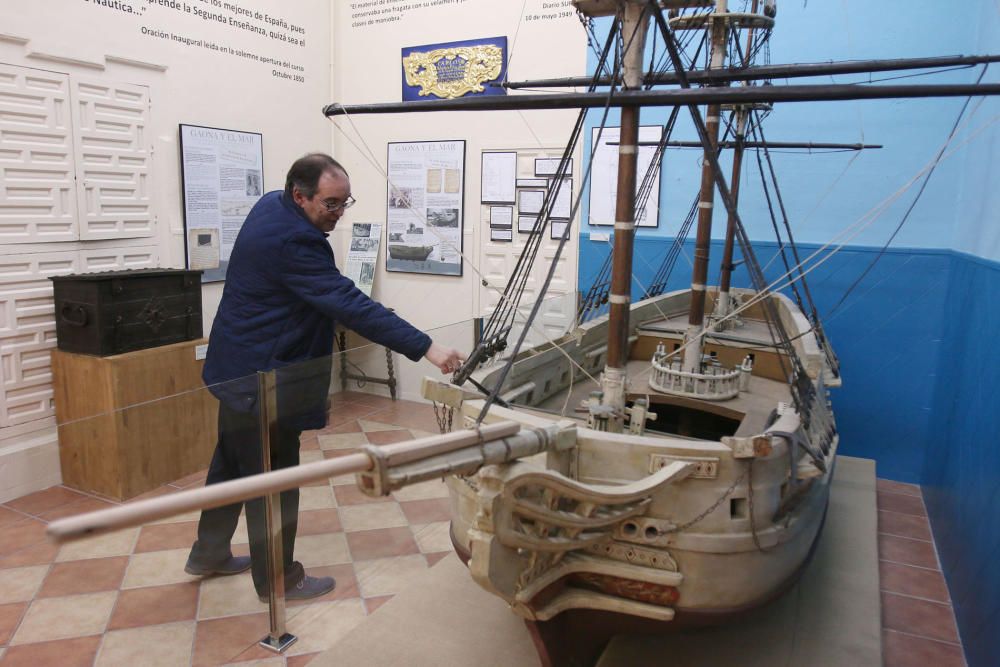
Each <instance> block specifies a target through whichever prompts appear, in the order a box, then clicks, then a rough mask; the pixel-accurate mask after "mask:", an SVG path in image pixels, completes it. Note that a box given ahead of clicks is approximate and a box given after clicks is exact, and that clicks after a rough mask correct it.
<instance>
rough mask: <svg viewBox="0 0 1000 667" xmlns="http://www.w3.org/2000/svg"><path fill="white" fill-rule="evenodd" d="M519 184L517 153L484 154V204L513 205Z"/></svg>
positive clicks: (482, 198)
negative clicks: (515, 185)
mask: <svg viewBox="0 0 1000 667" xmlns="http://www.w3.org/2000/svg"><path fill="white" fill-rule="evenodd" d="M516 182H517V153H516V152H513V151H504V152H499V151H498V152H493V151H486V152H483V164H482V194H481V195H480V201H482V203H484V204H513V203H514V192H515V187H514V184H515V183H516Z"/></svg>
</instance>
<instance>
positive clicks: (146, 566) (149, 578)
mask: <svg viewBox="0 0 1000 667" xmlns="http://www.w3.org/2000/svg"><path fill="white" fill-rule="evenodd" d="M189 553H190V549H168V550H166V551H150V552H149V553H144V554H134V555H133V556H132V557H131V558H130V559H129V563H128V569H127V570H125V579H124V580H123V581H122V588H138V587H140V586H159V585H162V584H179V583H182V582H185V581H194V580H195V579H197V578H198V577H192V576H191V575H190V574H187V573H186V572H184V564H185V563H186V562H187V557H188V554H189Z"/></svg>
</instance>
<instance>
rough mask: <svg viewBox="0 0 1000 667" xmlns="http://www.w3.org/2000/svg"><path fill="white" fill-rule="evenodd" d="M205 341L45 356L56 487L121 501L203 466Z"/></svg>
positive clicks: (208, 406) (208, 436)
mask: <svg viewBox="0 0 1000 667" xmlns="http://www.w3.org/2000/svg"><path fill="white" fill-rule="evenodd" d="M205 342H206V341H205V339H200V340H192V341H187V342H184V343H175V344H173V345H164V346H161V347H154V348H149V349H146V350H138V351H136V352H128V353H126V354H118V355H114V356H109V357H94V356H90V355H86V354H74V353H71V352H63V351H62V350H53V351H52V375H53V387H54V389H55V408H56V420H57V422H58V424H59V462H60V465H61V467H62V477H63V484H65V485H66V486H69V487H72V488H74V489H80V490H81V491H88V492H91V493H97V494H100V495H102V496H107V497H109V498H114V499H117V500H127V499H128V498H132V497H134V496H138V495H140V494H142V493H145V492H147V491H151V490H152V489H155V488H158V487H160V486H162V485H163V484H166V483H168V482H172V481H174V480H177V479H180V478H182V477H185V476H187V475H190V474H192V473H195V472H198V471H199V470H204V469H205V468H207V467H208V464H209V461H210V460H211V457H212V452H213V450H214V448H215V440H216V420H217V415H218V402H217V401H216V399H215V398H214V397H213V396H212V395H211V394H210V393H209V391H208V390H207V389H206V388H205V386H204V384H203V383H202V380H201V369H202V366H203V365H204V361H202V360H196V359H195V348H196V347H197V346H198V345H202V344H204V343H205Z"/></svg>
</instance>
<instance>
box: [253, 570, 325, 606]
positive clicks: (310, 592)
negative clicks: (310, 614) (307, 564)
mask: <svg viewBox="0 0 1000 667" xmlns="http://www.w3.org/2000/svg"><path fill="white" fill-rule="evenodd" d="M336 587H337V582H336V581H334V579H333V577H310V576H309V575H308V574H307V575H305V576H303V577H302V579H301V580H300V581H299V583H297V584H295V585H293V586H290V585H286V587H285V599H286V600H308V599H310V598H318V597H319V596H321V595H326V594H327V593H329V592H330V591H332V590H333V589H334V588H336ZM257 597H258V598H259V599H260V601H261V602H267V597H268V596H267V593H265V594H264V595H258V596H257Z"/></svg>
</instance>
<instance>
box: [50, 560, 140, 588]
mask: <svg viewBox="0 0 1000 667" xmlns="http://www.w3.org/2000/svg"><path fill="white" fill-rule="evenodd" d="M127 566H128V556H116V557H114V558H86V559H84V560H73V561H68V562H66V563H55V564H53V565H52V567H51V569H49V573H48V575H46V577H45V580H44V581H43V582H42V587H41V588H40V589H39V590H38V593H37V595H36V597H40V598H54V597H62V596H64V595H79V594H82V593H98V592H100V591H116V590H118V588H119V586H121V583H122V579H123V578H124V577H125V568H126V567H127Z"/></svg>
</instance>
